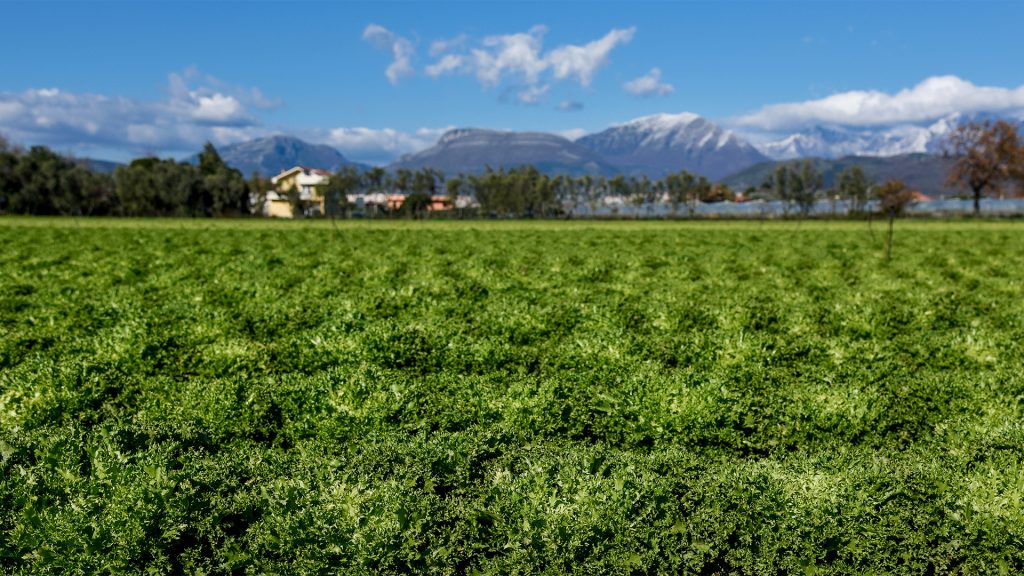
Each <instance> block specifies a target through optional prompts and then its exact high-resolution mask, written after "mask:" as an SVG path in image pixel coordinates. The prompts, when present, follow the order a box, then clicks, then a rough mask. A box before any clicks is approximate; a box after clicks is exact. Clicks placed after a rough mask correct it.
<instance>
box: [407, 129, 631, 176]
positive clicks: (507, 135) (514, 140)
mask: <svg viewBox="0 0 1024 576" xmlns="http://www.w3.org/2000/svg"><path fill="white" fill-rule="evenodd" d="M527 164H529V165H532V166H535V167H536V168H537V169H538V170H541V171H542V172H548V173H558V174H570V175H583V174H592V175H600V174H612V173H614V172H615V169H614V168H613V167H612V166H610V165H609V164H608V163H606V162H605V161H604V159H603V158H601V156H600V155H598V154H595V153H594V152H592V151H591V150H589V149H587V148H584V147H583V146H580V145H579V144H576V143H574V142H572V141H570V140H567V139H565V138H562V137H561V136H556V135H554V134H547V133H544V132H502V131H498V130H483V129H475V128H472V129H467V128H462V129H456V130H449V131H448V132H446V133H445V134H444V135H442V136H441V138H440V139H439V140H438V141H437V144H435V145H434V146H432V147H430V148H427V149H426V150H423V151H421V152H417V153H415V154H411V155H407V156H403V157H402V158H399V159H398V160H397V161H395V162H394V163H392V164H391V165H390V166H389V168H390V169H393V170H394V169H398V168H410V169H419V168H424V167H431V168H436V169H438V170H441V171H442V172H444V173H445V174H457V173H459V172H465V173H479V172H483V171H484V170H485V169H486V168H487V167H488V166H490V167H491V168H494V169H498V168H512V167H515V166H523V165H527Z"/></svg>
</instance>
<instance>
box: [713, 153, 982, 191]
mask: <svg viewBox="0 0 1024 576" xmlns="http://www.w3.org/2000/svg"><path fill="white" fill-rule="evenodd" d="M810 160H811V162H813V163H814V167H815V169H816V170H818V172H820V173H821V174H822V177H823V180H824V186H825V187H826V188H830V187H832V186H833V185H834V184H835V181H836V176H837V175H838V174H839V173H840V172H842V171H843V170H845V169H846V168H849V167H851V166H853V165H860V167H861V168H863V169H864V173H865V175H867V177H868V178H869V179H871V180H873V181H875V182H881V181H884V180H888V179H890V178H899V179H901V180H903V181H904V182H905V183H906V184H907V185H908V186H910V187H911V188H913V189H914V190H918V191H920V192H922V193H924V194H927V195H928V196H935V197H938V196H954V195H957V194H962V193H963V192H962V191H960V190H956V189H951V188H947V187H946V186H945V180H946V174H947V172H948V171H949V167H950V165H951V163H952V160H948V159H946V158H943V157H941V156H933V155H929V154H903V155H899V156H889V157H885V158H880V157H873V156H846V157H844V158H839V159H835V160H833V159H825V158H812V159H810ZM791 162H793V161H792V160H790V161H782V162H762V163H760V164H756V165H754V166H751V167H750V168H747V169H745V170H742V171H740V172H737V173H736V174H733V175H731V176H728V177H726V178H724V179H723V180H722V182H723V183H725V184H727V185H728V186H729V187H730V188H732V189H733V190H743V189H745V188H747V187H748V186H753V187H755V188H756V187H759V186H760V185H761V183H762V182H764V181H765V179H766V178H767V177H768V176H769V175H770V174H771V173H772V172H773V171H774V170H775V167H776V166H778V165H779V164H788V163H791Z"/></svg>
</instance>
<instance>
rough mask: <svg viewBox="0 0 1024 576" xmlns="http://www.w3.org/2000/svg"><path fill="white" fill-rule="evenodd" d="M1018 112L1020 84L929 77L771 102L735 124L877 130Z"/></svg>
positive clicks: (1022, 101) (1023, 89)
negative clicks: (890, 89)
mask: <svg viewBox="0 0 1024 576" xmlns="http://www.w3.org/2000/svg"><path fill="white" fill-rule="evenodd" d="M1021 110H1024V86H1020V87H1018V88H1000V87H994V86H976V85H974V84H972V83H971V82H968V81H966V80H963V79H961V78H958V77H956V76H933V77H931V78H927V79H926V80H924V81H923V82H921V83H920V84H918V85H916V86H914V87H913V88H907V89H904V90H900V91H899V92H896V93H895V94H889V93H886V92H880V91H876V90H854V91H850V92H842V93H839V94H833V95H831V96H828V97H826V98H821V99H818V100H807V101H804V102H790V103H783V104H772V105H769V106H765V107H764V108H761V109H760V110H758V111H756V112H753V113H751V114H747V115H744V116H741V117H739V118H737V119H736V120H735V123H736V124H737V125H739V126H746V127H749V128H755V129H760V130H769V131H771V130H790V129H799V128H803V127H806V126H810V125H814V124H834V125H842V126H863V127H867V126H882V125H887V124H901V123H913V122H924V121H928V120H934V119H937V118H940V117H942V116H947V115H949V114H953V113H957V112H961V113H976V112H998V113H1016V112H1019V111H1021Z"/></svg>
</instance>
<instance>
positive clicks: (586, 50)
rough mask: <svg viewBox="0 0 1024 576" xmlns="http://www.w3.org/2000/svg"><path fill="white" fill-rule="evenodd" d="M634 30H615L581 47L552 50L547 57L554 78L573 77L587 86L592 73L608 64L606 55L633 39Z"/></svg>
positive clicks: (570, 46)
mask: <svg viewBox="0 0 1024 576" xmlns="http://www.w3.org/2000/svg"><path fill="white" fill-rule="evenodd" d="M634 34H636V28H633V27H630V28H625V29H621V30H620V29H615V30H612V31H611V32H609V33H607V34H605V35H604V37H602V38H600V39H598V40H594V41H593V42H590V43H589V44H585V45H583V46H573V45H571V44H570V45H568V46H561V47H559V48H555V49H554V50H552V51H551V52H550V53H549V54H548V57H547V60H548V62H550V63H551V68H552V70H553V71H554V74H555V78H558V79H563V78H569V77H575V78H576V80H577V81H578V82H579V83H580V85H582V86H589V85H590V82H591V80H593V78H594V73H595V72H597V70H598V69H599V68H601V67H603V66H604V65H605V64H606V63H607V62H608V54H610V53H611V51H612V49H613V48H615V47H616V46H618V45H619V44H626V43H628V42H629V41H630V40H632V39H633V35H634Z"/></svg>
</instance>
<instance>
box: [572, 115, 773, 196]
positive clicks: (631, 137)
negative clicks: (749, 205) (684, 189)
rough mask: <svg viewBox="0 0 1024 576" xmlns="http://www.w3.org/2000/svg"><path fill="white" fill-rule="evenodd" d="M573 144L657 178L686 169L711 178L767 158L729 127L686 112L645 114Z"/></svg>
mask: <svg viewBox="0 0 1024 576" xmlns="http://www.w3.org/2000/svg"><path fill="white" fill-rule="evenodd" d="M576 143H577V144H579V145H581V146H584V147H586V148H588V149H590V150H593V151H594V152H596V153H597V154H599V155H600V156H602V157H603V158H604V159H605V160H606V161H608V162H609V163H610V164H612V165H614V166H615V167H616V168H617V169H618V170H619V171H621V172H624V173H626V174H632V175H637V176H640V175H646V176H648V177H650V178H655V179H657V178H661V177H663V176H665V175H666V174H668V173H670V172H678V171H679V170H683V169H686V170H688V171H690V172H693V173H695V174H699V175H701V176H706V177H708V178H710V179H713V180H714V179H718V178H721V177H723V176H726V175H728V174H732V173H734V172H736V171H737V170H740V169H742V168H746V167H747V166H751V165H753V164H757V163H758V162H764V161H766V160H768V157H767V156H765V155H763V154H761V153H760V152H758V151H757V149H755V148H754V147H753V146H752V145H751V144H749V143H748V142H747V141H746V140H743V139H742V138H740V137H738V136H737V135H736V134H734V133H733V132H732V131H730V130H725V129H722V128H721V127H719V126H718V125H716V124H715V123H713V122H711V121H709V120H707V119H705V118H701V117H700V116H698V115H696V114H690V113H685V112H684V113H682V114H657V115H654V116H644V117H642V118H637V119H635V120H631V121H629V122H626V123H624V124H618V125H615V126H612V127H611V128H608V129H607V130H604V131H601V132H598V133H596V134H590V135H587V136H584V137H582V138H580V139H579V140H577V141H576Z"/></svg>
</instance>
